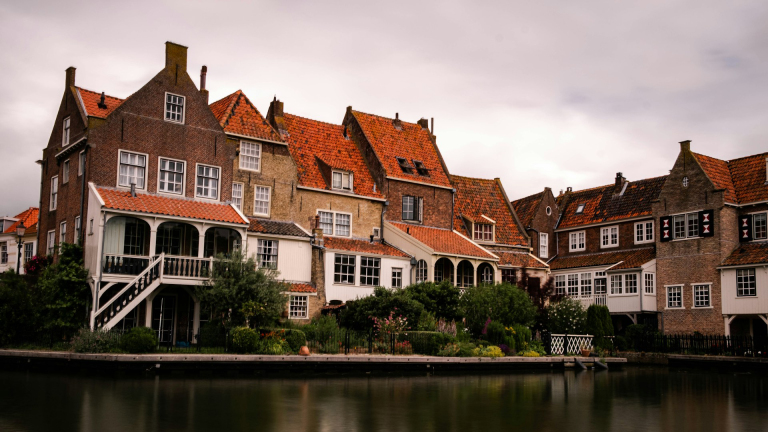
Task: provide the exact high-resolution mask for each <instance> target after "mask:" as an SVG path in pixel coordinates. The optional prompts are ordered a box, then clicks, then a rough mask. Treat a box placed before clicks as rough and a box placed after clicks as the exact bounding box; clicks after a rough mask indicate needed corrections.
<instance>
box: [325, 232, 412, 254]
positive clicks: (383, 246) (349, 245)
mask: <svg viewBox="0 0 768 432" xmlns="http://www.w3.org/2000/svg"><path fill="white" fill-rule="evenodd" d="M323 242H324V245H325V248H326V249H329V250H343V251H350V252H359V253H366V254H373V255H383V256H391V257H401V258H410V257H411V256H410V255H408V254H407V253H405V252H403V251H401V250H400V249H398V248H396V247H394V246H392V245H390V244H388V243H385V242H382V241H374V242H373V243H371V242H370V241H369V240H357V239H346V238H339V237H325V238H324V239H323Z"/></svg>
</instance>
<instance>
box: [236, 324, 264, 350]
mask: <svg viewBox="0 0 768 432" xmlns="http://www.w3.org/2000/svg"><path fill="white" fill-rule="evenodd" d="M230 334H231V337H232V349H233V350H234V351H235V352H237V353H240V354H245V353H252V352H255V351H256V347H257V344H258V343H259V334H258V333H257V332H256V330H254V329H251V328H248V327H236V328H234V329H232V331H231V333H230Z"/></svg>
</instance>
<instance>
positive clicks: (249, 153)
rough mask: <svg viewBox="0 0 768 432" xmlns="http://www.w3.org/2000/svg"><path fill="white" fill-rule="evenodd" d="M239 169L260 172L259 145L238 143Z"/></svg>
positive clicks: (244, 142)
mask: <svg viewBox="0 0 768 432" xmlns="http://www.w3.org/2000/svg"><path fill="white" fill-rule="evenodd" d="M240 169H244V170H249V171H260V170H261V144H259V143H252V142H248V141H240Z"/></svg>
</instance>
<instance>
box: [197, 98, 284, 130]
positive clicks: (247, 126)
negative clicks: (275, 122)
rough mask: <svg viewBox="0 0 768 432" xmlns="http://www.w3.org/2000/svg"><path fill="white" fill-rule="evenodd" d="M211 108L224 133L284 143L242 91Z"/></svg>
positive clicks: (211, 105) (223, 99) (213, 104)
mask: <svg viewBox="0 0 768 432" xmlns="http://www.w3.org/2000/svg"><path fill="white" fill-rule="evenodd" d="M210 108H211V111H213V115H214V116H216V119H217V120H218V121H219V124H221V127H223V128H224V132H228V133H233V134H237V135H245V136H248V137H253V138H260V139H265V140H269V141H277V142H283V140H282V138H280V134H278V133H277V131H275V130H274V129H273V128H272V126H271V125H270V124H269V123H267V121H266V120H265V119H264V116H262V115H261V113H260V112H259V110H258V109H256V107H255V106H254V105H253V104H252V103H251V101H250V100H249V99H248V97H247V96H246V95H245V93H243V91H242V90H238V91H236V92H234V93H232V94H231V95H229V96H226V97H224V98H222V99H220V100H218V101H216V102H214V103H212V104H210Z"/></svg>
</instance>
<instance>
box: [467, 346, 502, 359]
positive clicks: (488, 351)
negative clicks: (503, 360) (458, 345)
mask: <svg viewBox="0 0 768 432" xmlns="http://www.w3.org/2000/svg"><path fill="white" fill-rule="evenodd" d="M472 355H473V356H475V357H504V353H503V352H501V348H499V347H497V346H494V345H491V346H487V347H477V348H475V349H474V350H472Z"/></svg>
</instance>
